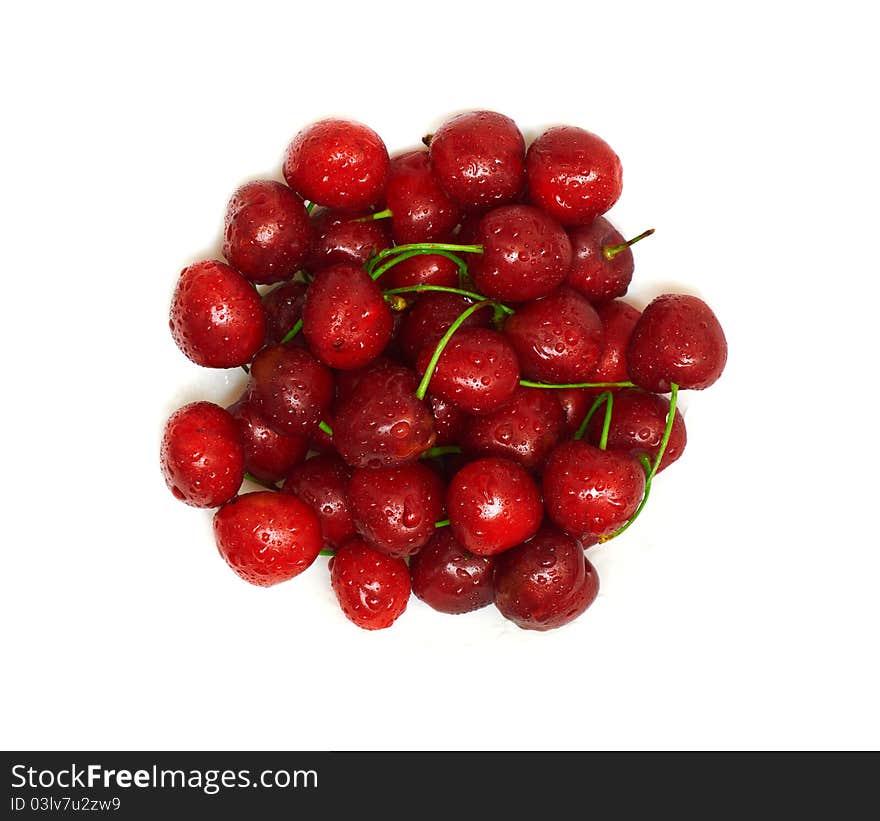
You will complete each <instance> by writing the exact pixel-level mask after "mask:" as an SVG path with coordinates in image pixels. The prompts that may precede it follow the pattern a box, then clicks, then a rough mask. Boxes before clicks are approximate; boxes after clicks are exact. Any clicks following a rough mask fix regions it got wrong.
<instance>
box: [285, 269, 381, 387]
mask: <svg viewBox="0 0 880 821" xmlns="http://www.w3.org/2000/svg"><path fill="white" fill-rule="evenodd" d="M393 326H394V320H393V318H392V316H391V309H390V308H389V307H388V303H387V302H385V298H384V297H383V296H382V291H381V289H380V288H379V286H378V285H377V284H376V283H375V282H374V281H373V280H372V279H371V278H370V275H369V274H368V273H367V272H366V271H364V269H363V268H361V267H359V266H355V265H350V264H347V263H346V264H340V265H332V266H331V267H329V268H324V269H323V270H322V271H319V272H318V275H317V276H316V277H315V280H314V282H312V284H311V285H310V286H309V292H308V295H307V297H306V305H305V308H304V310H303V327H302V330H303V334H304V335H305V338H306V341H307V342H308V343H309V348H310V349H311V350H312V352H313V353H314V354H315V356H317V357H318V359H320V360H321V362H323V363H324V364H325V365H329V366H330V367H332V368H340V369H344V370H348V369H351V368H362V367H364V365H368V364H369V363H370V362H372V361H373V360H374V359H375V358H376V357H377V356H379V354H380V353H382V351H383V350H384V349H385V346H386V345H387V344H388V342H389V340H390V339H391V331H392V329H393Z"/></svg>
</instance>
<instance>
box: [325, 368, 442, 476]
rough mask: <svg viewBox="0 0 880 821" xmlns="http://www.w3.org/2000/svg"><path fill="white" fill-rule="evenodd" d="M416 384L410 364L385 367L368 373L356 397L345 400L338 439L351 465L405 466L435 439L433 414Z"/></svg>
mask: <svg viewBox="0 0 880 821" xmlns="http://www.w3.org/2000/svg"><path fill="white" fill-rule="evenodd" d="M417 387H418V379H417V377H416V376H415V374H414V373H413V372H412V371H410V370H408V369H407V368H403V367H388V368H381V369H379V370H376V371H374V372H371V373H369V374H367V375H365V376H364V377H363V379H362V380H361V381H360V383H359V384H358V386H357V388H355V390H354V392H353V393H352V396H351V398H350V399H348V400H346V401H345V402H342V403H340V405H339V407H338V409H337V413H336V421H335V423H334V425H333V433H334V436H333V441H334V444H335V445H336V449H337V450H338V451H339V454H340V456H342V458H343V459H344V460H345V461H346V462H347V463H348V464H349V465H351V466H352V467H366V468H379V467H387V466H391V465H400V464H403V463H404V462H410V461H412V460H414V459H418V457H419V455H420V454H421V453H422V452H423V451H425V450H427V449H428V448H430V447H431V446H432V445H433V444H434V437H435V434H434V419H433V417H432V416H431V411H430V410H429V409H428V407H427V405H426V404H425V403H424V402H420V401H419V400H418V399H416V395H415V393H416V388H417Z"/></svg>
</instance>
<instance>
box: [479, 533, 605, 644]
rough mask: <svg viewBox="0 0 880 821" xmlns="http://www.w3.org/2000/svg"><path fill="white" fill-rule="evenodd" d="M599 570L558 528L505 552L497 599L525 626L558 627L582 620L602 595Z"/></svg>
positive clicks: (505, 613)
mask: <svg viewBox="0 0 880 821" xmlns="http://www.w3.org/2000/svg"><path fill="white" fill-rule="evenodd" d="M598 593H599V574H598V573H596V570H595V568H594V567H593V565H592V564H590V562H589V560H588V559H587V557H586V556H584V551H583V549H582V548H581V546H580V545H579V544H578V543H577V541H575V540H574V539H573V538H572V537H571V536H569V535H567V534H565V533H561V532H560V531H558V530H557V529H556V528H554V527H543V528H542V529H541V531H540V532H539V533H538V535H537V536H535V538H533V539H529V541H527V542H525V543H524V544H521V545H519V546H517V547H515V548H513V550H508V551H507V553H505V554H504V555H503V556H499V558H498V560H497V562H496V569H495V604H496V606H497V607H498V609H499V610H500V611H501V615H503V616H504V617H505V618H507V619H510V620H511V621H512V622H514V623H515V624H516V625H517V626H518V627H522V628H523V629H524V630H552V629H554V628H556V627H562V626H563V625H564V624H568V623H569V622H570V621H573V620H574V619H576V618H577V617H578V616H579V615H580V614H581V613H583V612H584V611H585V610H586V609H587V608H588V607H589V606H590V605H591V604H592V603H593V602H594V601H595V599H596V596H597V595H598Z"/></svg>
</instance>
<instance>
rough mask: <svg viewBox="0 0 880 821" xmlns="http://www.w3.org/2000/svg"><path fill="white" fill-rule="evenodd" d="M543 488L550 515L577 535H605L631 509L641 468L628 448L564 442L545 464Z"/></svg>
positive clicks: (639, 491) (639, 489)
mask: <svg viewBox="0 0 880 821" xmlns="http://www.w3.org/2000/svg"><path fill="white" fill-rule="evenodd" d="M542 489H543V492H544V505H545V507H546V509H547V515H548V516H549V517H550V519H551V520H552V521H553V522H554V523H555V524H556V525H558V526H559V527H561V528H562V529H563V530H565V531H566V532H568V533H570V534H571V535H572V536H575V537H576V538H581V537H582V536H584V537H586V538H589V537H600V536H607V535H609V534H611V533H613V532H614V531H615V530H617V529H618V528H619V527H620V526H621V525H623V524H624V523H625V522H626V521H627V519H629V518H630V516H632V515H633V513H635V511H636V508H637V507H638V506H639V502H641V500H642V496H643V495H644V493H645V471H644V469H643V468H642V466H641V464H640V463H639V461H638V460H637V459H636V458H635V457H634V456H630V455H629V454H627V453H618V452H612V451H607V450H599V448H596V447H593V446H592V445H589V444H587V443H586V442H584V441H574V442H564V443H563V444H561V445H559V446H558V447H557V448H556V450H554V451H553V452H552V453H551V454H550V456H549V457H548V459H547V463H546V465H545V467H544V477H543V484H542Z"/></svg>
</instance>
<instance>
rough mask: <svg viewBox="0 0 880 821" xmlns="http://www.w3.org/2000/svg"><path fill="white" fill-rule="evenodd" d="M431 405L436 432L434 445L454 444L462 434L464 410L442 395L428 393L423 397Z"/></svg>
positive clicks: (464, 417)
mask: <svg viewBox="0 0 880 821" xmlns="http://www.w3.org/2000/svg"><path fill="white" fill-rule="evenodd" d="M425 398H426V399H427V401H428V405H430V407H431V415H432V416H433V417H434V430H435V431H436V432H437V438H436V439H435V440H434V444H435V445H454V444H455V443H456V442H458V440H459V438H460V437H461V435H462V430H463V428H464V424H465V419H466V418H467V416H466V414H465V412H464V411H463V410H462V409H461V408H459V407H456V406H455V405H453V404H452V402H450V401H449V400H447V399H444V398H443V397H442V396H436V395H434V394H432V393H429V394H428V395H427V396H426V397H425Z"/></svg>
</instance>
